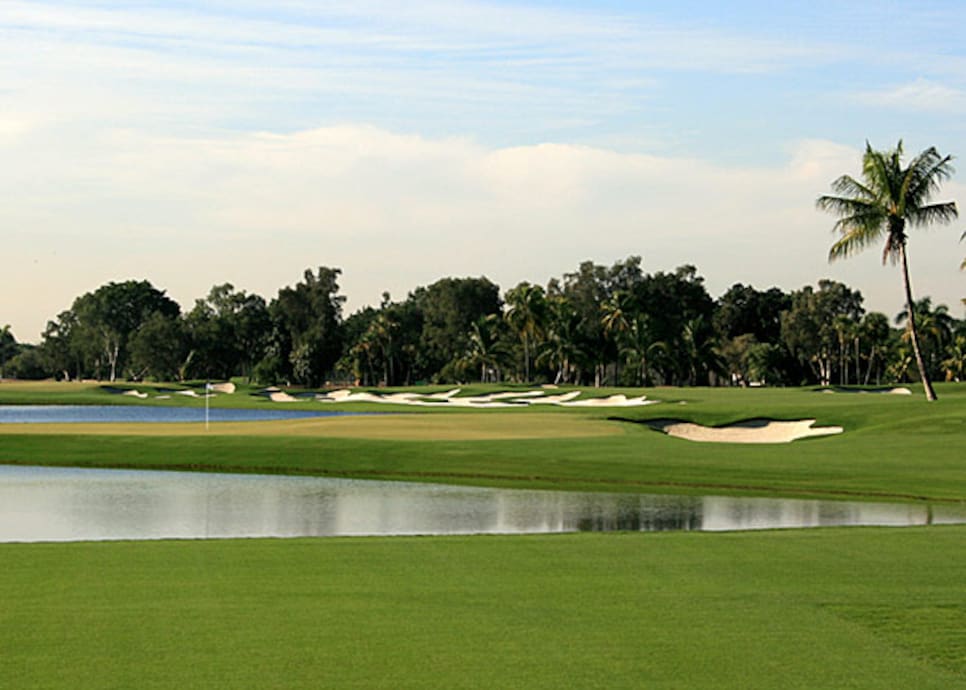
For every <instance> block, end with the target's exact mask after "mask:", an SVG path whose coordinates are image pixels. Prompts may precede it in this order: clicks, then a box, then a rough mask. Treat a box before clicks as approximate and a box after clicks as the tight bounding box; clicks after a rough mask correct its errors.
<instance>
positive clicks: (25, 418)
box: [0, 405, 373, 424]
mask: <svg viewBox="0 0 966 690" xmlns="http://www.w3.org/2000/svg"><path fill="white" fill-rule="evenodd" d="M358 414H360V413H358V412H333V411H319V412H314V411H310V410H284V409H271V410H260V409H230V408H224V407H212V408H210V409H209V410H208V419H209V420H210V421H212V422H257V421H271V420H276V419H300V418H304V417H334V416H345V415H358ZM368 414H373V413H368ZM204 421H205V408H204V407H150V406H145V407H139V406H136V405H0V424H53V423H60V422H200V423H204Z"/></svg>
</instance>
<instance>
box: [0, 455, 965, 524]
mask: <svg viewBox="0 0 966 690" xmlns="http://www.w3.org/2000/svg"><path fill="white" fill-rule="evenodd" d="M930 522H931V523H935V524H938V523H966V506H962V505H959V504H955V505H934V506H931V507H927V506H925V505H922V504H890V503H864V502H844V501H818V500H793V499H770V498H735V497H722V496H704V497H700V496H667V495H640V494H608V493H578V492H563V491H535V490H518V489H490V488H476V487H464V486H448V485H439V484H422V483H413V482H385V481H369V480H354V479H334V478H319V477H291V476H273V475H240V474H214V473H200V472H160V471H142V470H95V469H77V468H55V467H20V466H0V541H3V542H37V541H87V540H112V539H219V538H233V537H321V536H326V537H335V536H362V535H370V536H375V535H379V536H390V535H419V534H424V535H443V534H538V533H554V532H576V531H612V530H632V531H667V530H695V531H699V530H700V531H721V530H750V529H772V528H795V527H819V526H834V525H891V526H904V525H921V524H927V523H930Z"/></svg>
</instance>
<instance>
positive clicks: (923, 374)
mask: <svg viewBox="0 0 966 690" xmlns="http://www.w3.org/2000/svg"><path fill="white" fill-rule="evenodd" d="M899 259H900V261H901V262H902V285H903V287H904V288H905V290H906V314H907V315H908V317H909V338H910V339H911V340H912V351H913V352H914V353H915V355H916V366H918V367H919V376H920V378H922V388H923V390H924V391H925V392H926V400H929V401H930V402H931V401H933V400H936V391H934V390H933V388H932V382H931V381H930V380H929V372H927V371H926V364H925V362H923V360H922V351H921V350H920V349H919V334H918V332H917V331H916V311H915V309H913V302H912V286H911V285H910V284H909V265H908V263H907V262H906V243H905V242H903V243H902V244H900V245H899Z"/></svg>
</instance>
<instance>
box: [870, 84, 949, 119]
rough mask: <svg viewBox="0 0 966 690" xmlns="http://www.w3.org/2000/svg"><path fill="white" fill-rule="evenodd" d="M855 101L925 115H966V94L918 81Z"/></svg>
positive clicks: (941, 85)
mask: <svg viewBox="0 0 966 690" xmlns="http://www.w3.org/2000/svg"><path fill="white" fill-rule="evenodd" d="M855 100H857V101H859V102H860V103H863V104H865V105H872V106H883V107H888V108H897V109H901V110H912V111H923V112H946V113H963V112H966V91H962V90H960V89H956V88H952V87H949V86H946V85H945V84H940V83H938V82H934V81H930V80H928V79H922V78H920V79H916V80H915V81H913V82H910V83H908V84H901V85H899V86H895V87H893V88H889V89H883V90H879V91H862V92H859V93H857V94H855Z"/></svg>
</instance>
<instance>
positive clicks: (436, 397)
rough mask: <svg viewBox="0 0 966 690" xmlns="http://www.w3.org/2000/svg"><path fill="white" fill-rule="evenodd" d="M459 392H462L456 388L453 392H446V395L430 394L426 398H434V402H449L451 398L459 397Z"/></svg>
mask: <svg viewBox="0 0 966 690" xmlns="http://www.w3.org/2000/svg"><path fill="white" fill-rule="evenodd" d="M459 392H460V389H459V388H454V389H453V390H450V391H446V392H445V393H430V394H429V395H427V396H425V397H427V398H432V399H433V400H448V399H449V398H452V397H453V396H455V395H459Z"/></svg>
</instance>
